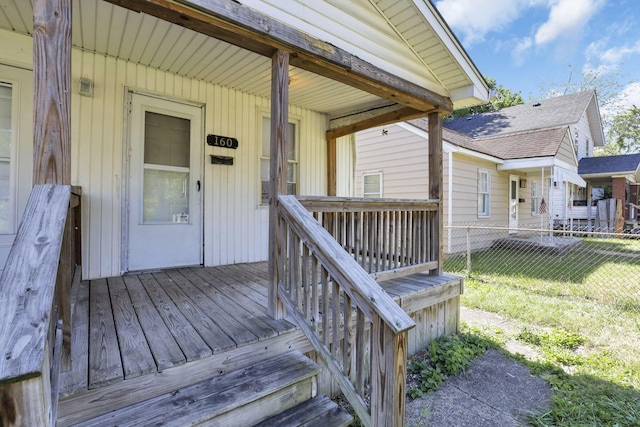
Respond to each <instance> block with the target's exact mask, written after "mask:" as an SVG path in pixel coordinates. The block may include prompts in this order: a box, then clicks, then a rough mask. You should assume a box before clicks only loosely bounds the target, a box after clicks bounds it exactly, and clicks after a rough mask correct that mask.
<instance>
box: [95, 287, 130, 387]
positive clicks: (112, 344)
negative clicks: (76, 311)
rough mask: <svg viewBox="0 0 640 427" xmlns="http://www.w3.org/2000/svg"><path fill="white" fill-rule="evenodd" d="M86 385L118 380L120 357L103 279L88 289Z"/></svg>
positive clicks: (110, 382)
mask: <svg viewBox="0 0 640 427" xmlns="http://www.w3.org/2000/svg"><path fill="white" fill-rule="evenodd" d="M89 295H90V303H89V307H90V308H89V310H90V315H89V325H90V337H89V388H94V387H100V386H103V385H108V384H112V383H114V382H118V381H122V380H123V379H124V373H123V370H122V359H120V352H119V346H118V338H117V336H116V328H115V324H114V321H113V312H112V309H111V303H110V301H109V289H108V288H107V281H106V279H99V280H94V281H92V283H91V289H90V292H89Z"/></svg>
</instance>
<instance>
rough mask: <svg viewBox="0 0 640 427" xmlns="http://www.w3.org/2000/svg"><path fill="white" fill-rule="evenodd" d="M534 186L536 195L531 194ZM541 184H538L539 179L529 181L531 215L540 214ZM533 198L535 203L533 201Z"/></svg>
mask: <svg viewBox="0 0 640 427" xmlns="http://www.w3.org/2000/svg"><path fill="white" fill-rule="evenodd" d="M534 187H536V190H537V193H538V194H537V195H536V196H534V195H533V188H534ZM541 188H542V186H541V185H540V181H534V180H532V181H531V215H533V216H540V202H541V201H542V197H541V194H542V191H541ZM534 200H535V203H534Z"/></svg>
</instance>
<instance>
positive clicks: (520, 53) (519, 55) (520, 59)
mask: <svg viewBox="0 0 640 427" xmlns="http://www.w3.org/2000/svg"><path fill="white" fill-rule="evenodd" d="M532 45H533V40H532V39H531V37H524V38H523V39H521V40H520V41H518V43H516V47H515V48H514V49H513V50H512V51H511V58H513V62H514V64H515V65H517V66H520V65H522V64H523V63H524V58H525V56H526V55H527V53H528V51H529V49H530V48H531V46H532Z"/></svg>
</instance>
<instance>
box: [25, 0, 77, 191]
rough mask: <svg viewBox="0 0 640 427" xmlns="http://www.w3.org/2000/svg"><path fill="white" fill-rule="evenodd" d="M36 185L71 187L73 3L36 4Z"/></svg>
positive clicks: (38, 1) (48, 1)
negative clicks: (69, 185) (63, 185)
mask: <svg viewBox="0 0 640 427" xmlns="http://www.w3.org/2000/svg"><path fill="white" fill-rule="evenodd" d="M33 78H34V102H33V110H34V130H33V184H65V185H68V184H70V183H71V93H70V88H71V0H35V1H34V3H33Z"/></svg>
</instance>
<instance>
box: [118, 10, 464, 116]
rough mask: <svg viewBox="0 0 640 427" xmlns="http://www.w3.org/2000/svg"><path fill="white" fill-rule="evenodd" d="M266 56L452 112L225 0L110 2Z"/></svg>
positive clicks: (417, 89) (441, 101)
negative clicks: (281, 56)
mask: <svg viewBox="0 0 640 427" xmlns="http://www.w3.org/2000/svg"><path fill="white" fill-rule="evenodd" d="M107 1H109V2H110V3H113V4H116V5H118V6H122V7H124V8H127V9H131V10H134V11H137V12H144V13H146V14H148V15H151V16H155V17H157V18H160V19H162V20H165V21H168V22H171V23H174V24H177V25H179V26H181V27H185V28H189V29H191V30H193V31H196V32H198V33H201V34H205V35H208V36H210V37H214V38H216V39H219V40H223V41H225V42H227V43H230V44H232V45H235V46H238V47H241V48H243V49H246V50H249V51H251V52H254V53H257V54H260V55H262V56H266V57H272V56H273V55H274V53H275V52H276V51H278V50H282V51H286V52H288V53H289V54H290V64H291V65H292V66H295V67H298V68H301V69H303V70H306V71H310V72H313V73H316V74H318V75H321V76H324V77H327V78H330V79H331V80H334V81H337V82H340V83H343V84H346V85H348V86H351V87H355V88H357V89H360V90H362V91H365V92H367V93H370V94H373V95H376V96H379V97H381V98H384V99H387V100H389V101H392V102H395V103H398V104H401V105H404V106H405V107H410V108H413V109H415V110H419V111H425V112H428V111H434V110H435V111H439V112H442V113H445V114H446V113H449V112H451V111H452V109H453V104H452V101H451V99H450V98H449V97H447V96H444V95H441V94H438V93H436V92H433V91H431V90H429V89H426V88H424V87H422V86H420V85H418V84H416V83H413V82H411V81H408V80H405V79H403V78H401V77H398V76H396V75H394V74H392V73H390V72H388V71H386V70H383V69H381V68H379V67H376V66H375V65H373V64H371V63H368V62H366V61H364V60H362V59H360V58H358V57H357V56H355V55H353V54H352V53H350V52H347V51H345V50H344V49H341V48H339V47H336V46H334V45H332V44H330V43H327V42H325V41H322V40H319V39H317V38H314V37H312V36H310V35H309V34H306V33H304V32H302V31H300V30H297V29H295V28H293V27H291V26H288V25H286V24H284V23H282V22H279V21H277V20H275V19H273V18H271V17H269V16H267V15H264V14H262V13H259V12H257V11H255V10H253V9H250V8H248V7H246V6H243V5H242V4H240V3H236V2H230V1H225V0H190V1H186V0H180V1H171V0H107Z"/></svg>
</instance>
